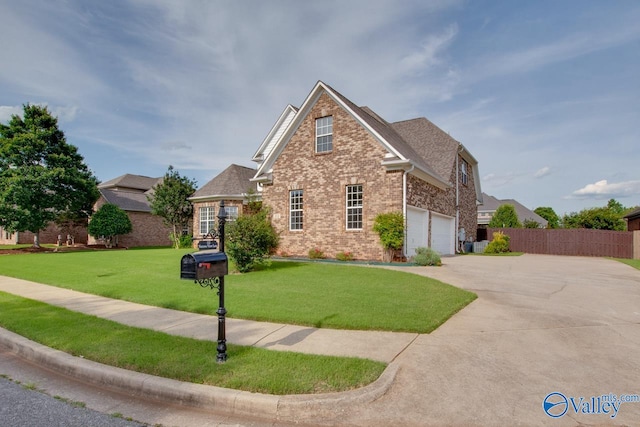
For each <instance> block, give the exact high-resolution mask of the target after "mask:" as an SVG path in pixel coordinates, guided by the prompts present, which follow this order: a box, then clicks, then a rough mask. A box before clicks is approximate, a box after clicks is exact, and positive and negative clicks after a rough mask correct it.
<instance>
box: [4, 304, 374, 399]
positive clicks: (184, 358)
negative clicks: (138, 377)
mask: <svg viewBox="0 0 640 427" xmlns="http://www.w3.org/2000/svg"><path fill="white" fill-rule="evenodd" d="M0 306H1V307H2V309H1V310H0V326H1V327H3V328H5V329H7V330H10V331H12V332H14V333H17V334H19V335H22V336H24V337H26V338H28V339H30V340H32V341H35V342H38V343H40V344H43V345H45V346H48V347H51V348H54V349H57V350H61V351H64V352H66V353H69V354H71V355H73V356H79V357H83V358H85V359H88V360H93V361H96V362H99V363H103V364H106V365H111V366H117V367H120V368H123V369H128V370H132V371H137V372H143V373H147V374H150V375H155V376H160V377H165V378H172V379H175V380H179V381H186V382H192V383H198V384H206V385H214V386H219V387H225V388H231V389H238V390H245V391H251V392H258V393H268V394H276V395H283V394H306V393H325V392H336V391H345V390H350V389H354V388H358V387H362V386H364V385H366V384H369V383H371V382H373V381H375V380H376V379H377V378H378V377H379V376H380V375H381V374H382V372H383V371H384V369H385V367H386V365H385V364H384V363H381V362H375V361H372V360H367V359H358V358H346V357H335V356H315V355H308V354H300V353H293V352H280V351H273V350H265V349H260V348H255V347H246V346H238V345H228V350H227V354H228V357H229V359H228V360H227V362H226V363H221V364H220V363H217V362H216V345H217V343H216V342H213V341H203V340H196V339H192V338H184V337H176V336H172V335H168V334H164V333H161V332H155V331H150V330H147V329H141V328H134V327H130V326H124V325H121V324H119V323H116V322H113V321H110V320H105V319H101V318H98V317H95V316H88V315H84V314H80V313H76V312H73V311H70V310H67V309H64V308H59V307H54V306H50V305H47V304H44V303H41V302H39V301H34V300H30V299H25V298H21V297H18V296H14V295H10V294H7V293H4V292H0Z"/></svg>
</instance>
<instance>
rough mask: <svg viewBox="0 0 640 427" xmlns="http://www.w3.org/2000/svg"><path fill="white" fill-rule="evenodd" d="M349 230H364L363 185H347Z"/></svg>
mask: <svg viewBox="0 0 640 427" xmlns="http://www.w3.org/2000/svg"><path fill="white" fill-rule="evenodd" d="M346 204H347V229H348V230H361V229H362V204H363V198H362V185H347V203H346Z"/></svg>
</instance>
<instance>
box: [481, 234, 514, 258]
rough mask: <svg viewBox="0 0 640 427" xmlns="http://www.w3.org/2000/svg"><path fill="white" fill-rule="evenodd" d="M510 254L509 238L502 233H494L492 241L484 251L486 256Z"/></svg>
mask: <svg viewBox="0 0 640 427" xmlns="http://www.w3.org/2000/svg"><path fill="white" fill-rule="evenodd" d="M505 252H510V250H509V236H507V235H506V234H504V233H503V232H502V231H496V232H494V233H493V240H492V241H491V242H489V244H488V245H487V247H486V248H485V250H484V253H486V254H501V253H505Z"/></svg>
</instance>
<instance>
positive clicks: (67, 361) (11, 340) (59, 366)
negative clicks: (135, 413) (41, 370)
mask: <svg viewBox="0 0 640 427" xmlns="http://www.w3.org/2000/svg"><path fill="white" fill-rule="evenodd" d="M0 346H1V347H3V348H6V349H8V350H9V351H11V352H13V353H15V354H16V355H17V356H19V357H20V358H22V359H25V360H27V361H30V362H34V363H36V364H38V365H39V366H44V367H46V368H48V369H51V370H54V371H56V372H59V373H62V374H64V375H67V376H69V377H72V378H76V379H79V380H83V381H87V382H89V383H92V384H95V385H99V386H101V387H105V388H109V389H113V390H117V391H126V392H127V393H132V394H134V395H137V396H141V397H144V398H151V399H154V400H158V401H162V402H166V403H171V404H179V405H184V406H191V407H196V408H202V409H207V410H213V411H220V412H224V413H226V414H229V415H240V416H255V415H256V414H260V416H266V417H271V418H277V419H278V420H282V421H299V420H300V417H301V413H302V412H301V411H304V412H303V413H304V417H305V418H308V419H310V420H311V419H317V417H321V416H327V415H330V414H338V413H341V412H343V411H345V410H347V409H348V408H352V407H353V405H354V404H363V403H369V402H373V401H374V400H376V399H378V398H379V397H381V396H382V395H384V394H385V393H386V392H387V391H388V390H389V388H390V387H391V385H392V384H393V382H394V380H395V377H396V374H397V372H398V369H399V368H398V365H397V364H396V363H393V362H392V363H390V364H388V365H387V367H386V368H385V370H384V371H383V372H382V374H381V375H380V377H378V379H377V380H375V381H374V382H372V383H370V384H368V385H366V386H364V387H361V388H358V389H354V390H349V391H344V392H333V393H324V394H303V395H272V394H264V393H253V392H248V391H242V390H234V389H227V388H223V387H217V386H208V385H202V384H194V383H188V382H182V381H177V380H173V379H169V378H162V377H157V376H153V375H149V374H144V373H140V372H133V371H128V370H126V369H122V368H117V367H114V366H109V365H105V364H102V363H98V362H94V361H91V360H86V359H84V358H81V357H75V356H72V355H70V354H68V353H65V352H63V351H60V350H55V349H53V348H50V347H47V346H44V345H42V344H39V343H36V342H35V341H31V340H29V339H27V338H25V337H23V336H21V335H18V334H16V333H14V332H11V331H9V330H7V329H4V328H0Z"/></svg>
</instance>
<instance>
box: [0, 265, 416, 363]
mask: <svg viewBox="0 0 640 427" xmlns="http://www.w3.org/2000/svg"><path fill="white" fill-rule="evenodd" d="M0 291H3V292H7V293H10V294H14V295H18V296H21V297H24V298H29V299H33V300H37V301H42V302H45V303H47V304H51V305H55V306H58V307H64V308H67V309H69V310H72V311H77V312H80V313H85V314H90V315H94V316H97V317H101V318H104V319H109V320H113V321H114V322H118V323H122V324H125V325H129V326H135V327H139V328H145V329H152V330H156V331H160V332H165V333H167V334H171V335H179V336H184V337H190V338H197V339H201V340H212V341H216V340H217V333H218V318H217V316H207V315H204V314H194V313H187V312H184V311H177V310H170V309H166V308H159V307H151V306H147V305H142V304H136V303H132V302H126V301H122V300H116V299H111V298H105V297H100V296H96V295H90V294H85V293H82V292H76V291H72V290H69V289H63V288H58V287H55V286H49V285H43V284H40V283H34V282H29V281H26V280H21V279H14V278H11V277H6V276H0ZM417 337H418V334H414V333H401V332H399V333H396V332H380V331H347V330H337V329H319V328H310V327H305V326H294V325H285V324H280V323H270V322H253V321H250V320H241V319H230V318H227V319H226V338H227V342H228V343H232V344H238V345H247V346H255V347H261V348H266V349H269V350H280V351H294V352H298V353H308V354H319V355H329V356H347V357H360V358H366V359H372V360H377V361H381V362H386V363H389V362H391V361H393V360H394V359H395V358H396V357H397V356H398V354H400V353H402V351H404V349H406V348H407V346H408V345H409V344H411V343H412V342H413V341H414V340H415V339H416V338H417Z"/></svg>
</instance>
